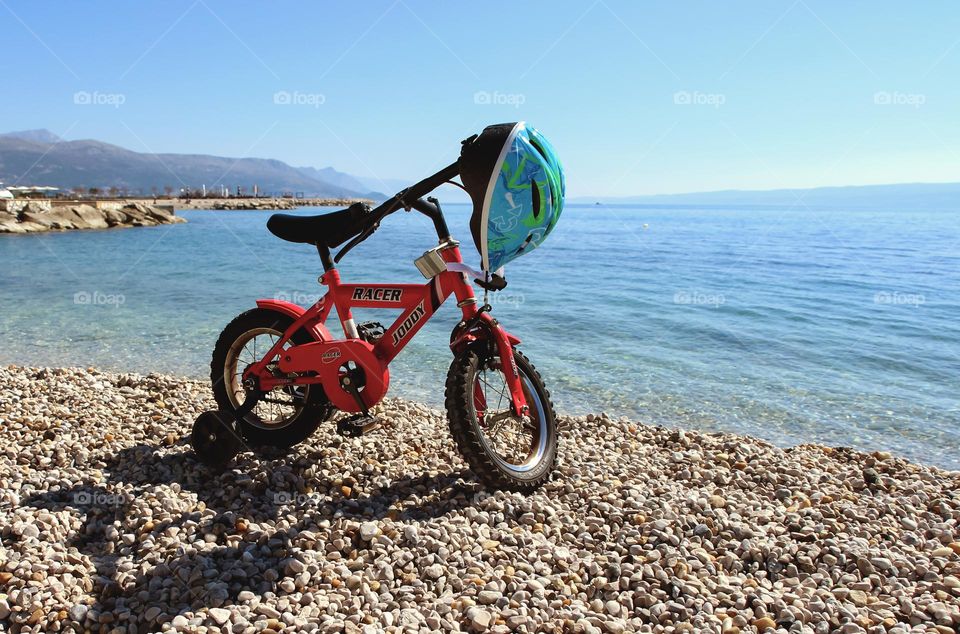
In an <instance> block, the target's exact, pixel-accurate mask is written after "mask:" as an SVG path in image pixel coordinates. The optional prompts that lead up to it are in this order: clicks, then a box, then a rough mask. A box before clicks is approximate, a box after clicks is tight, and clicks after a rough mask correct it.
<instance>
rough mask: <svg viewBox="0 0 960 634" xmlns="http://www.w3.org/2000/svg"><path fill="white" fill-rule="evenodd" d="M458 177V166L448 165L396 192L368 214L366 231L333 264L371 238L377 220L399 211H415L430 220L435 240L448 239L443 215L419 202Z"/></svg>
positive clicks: (429, 203) (432, 200) (433, 206)
mask: <svg viewBox="0 0 960 634" xmlns="http://www.w3.org/2000/svg"><path fill="white" fill-rule="evenodd" d="M459 173H460V164H459V162H454V163H451V164H450V165H448V166H446V167H445V168H443V169H442V170H440V171H439V172H437V173H436V174H434V175H433V176H428V177H427V178H425V179H423V180H422V181H420V182H419V183H416V184H414V185H411V186H410V187H407V188H406V189H403V190H401V191H399V192H397V193H396V194H394V195H393V196H391V197H390V198H388V199H387V200H386V201H384V202H383V203H381V204H380V205H378V206H377V207H376V208H375V209H373V210H371V212H370V215H369V216H368V217H367V220H366V225H367V226H366V228H365V229H364V230H363V231H361V232H360V233H359V234H358V235H357V236H356V237H355V238H354V239H353V240H351V241H350V242H349V243H347V246H345V247H343V248H342V249H340V251H339V252H338V253H337V257H335V258H334V262H339V261H340V260H341V259H343V256H345V255H346V254H347V252H349V251H350V250H351V249H352V248H353V247H355V246H357V245H358V244H360V243H361V242H363V241H364V240H366V239H367V238H369V237H370V236H371V235H373V232H374V231H376V230H377V229H378V228H379V227H380V221H381V220H383V219H384V218H386V217H387V216H389V215H390V214H392V213H393V212H395V211H398V210H400V209H416V210H417V211H419V212H420V213H422V214H423V215H425V216H427V217H428V218H430V219H431V220H433V225H434V227H435V228H436V230H437V237H439V238H440V239H441V240H443V239H444V238H447V237H449V236H450V231H449V229H447V223H446V220H444V218H443V213H442V212H441V211H440V207H439V205H438V204H437V199H436V198H429V199H427V200H423V199H422V196H424V195H426V194H429V193H430V192H432V191H433V190H434V189H436V188H437V187H439V186H440V185H443V184H444V183H446V182H447V181H449V180H450V179H452V178H454V177H455V176H457V175H458V174H459Z"/></svg>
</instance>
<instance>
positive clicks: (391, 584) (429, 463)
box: [0, 366, 960, 634]
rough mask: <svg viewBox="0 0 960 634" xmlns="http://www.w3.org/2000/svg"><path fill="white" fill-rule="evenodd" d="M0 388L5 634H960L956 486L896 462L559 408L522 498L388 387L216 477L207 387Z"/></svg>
mask: <svg viewBox="0 0 960 634" xmlns="http://www.w3.org/2000/svg"><path fill="white" fill-rule="evenodd" d="M0 381H2V382H3V385H4V388H3V390H2V391H0V421H2V422H0V437H2V439H3V445H4V447H5V450H4V451H0V483H2V485H3V486H2V488H0V536H2V538H3V539H2V542H0V626H3V625H6V626H7V627H8V628H18V627H22V628H23V629H21V630H20V631H28V629H27V626H32V627H33V628H34V629H33V630H32V631H45V630H49V629H53V628H59V629H61V631H71V630H73V629H85V628H89V629H94V630H96V629H100V628H105V629H110V628H114V627H124V628H125V627H126V626H127V625H130V624H137V625H138V626H139V628H140V629H141V630H145V629H149V630H151V631H153V630H157V629H161V627H162V628H165V629H170V628H172V629H175V630H181V631H183V630H192V629H195V628H196V627H198V626H201V625H203V626H207V627H209V628H211V629H212V630H213V631H220V630H221V628H227V630H225V631H247V629H248V628H252V629H250V631H254V629H264V628H270V629H273V630H274V631H277V632H279V631H289V632H293V631H313V630H325V629H327V628H329V627H333V626H336V628H337V630H338V631H340V630H341V629H342V630H343V631H349V632H359V631H361V628H362V627H364V626H365V625H372V626H374V629H385V630H387V631H399V629H404V628H408V627H414V628H426V629H430V630H452V629H454V628H455V627H456V628H459V629H460V630H464V631H466V630H472V631H483V630H491V631H503V632H506V631H535V630H542V629H544V628H547V627H556V628H560V629H564V628H566V629H570V630H571V631H591V632H592V631H601V632H624V631H636V630H639V631H648V632H700V631H718V632H723V633H726V634H736V633H738V632H761V631H777V632H781V631H782V632H786V631H788V630H790V631H842V632H861V631H864V632H866V631H869V632H873V631H878V632H879V631H885V632H894V633H905V632H912V631H931V632H932V631H938V632H952V631H954V629H955V628H956V627H957V626H958V625H960V610H958V605H960V579H958V577H960V526H958V523H960V473H957V472H948V471H944V470H942V469H939V468H937V467H927V466H922V465H917V464H913V463H910V462H908V461H906V460H904V459H901V458H897V457H893V456H890V455H889V454H887V453H885V452H874V453H872V454H868V453H863V452H857V451H853V450H849V449H844V448H829V447H820V446H815V445H801V446H798V447H793V448H789V449H780V448H777V447H775V446H773V445H771V444H770V443H767V442H764V441H761V440H757V439H755V438H751V437H749V436H739V435H735V434H718V433H709V434H708V433H700V432H695V431H685V430H672V429H665V428H659V427H651V426H647V425H644V424H642V423H639V422H635V421H630V420H627V419H619V420H615V419H612V418H609V417H607V416H606V415H599V416H597V415H588V416H578V417H566V416H561V417H560V420H561V436H562V437H561V462H560V464H559V465H558V468H557V474H556V476H555V477H554V478H553V479H552V480H551V481H550V482H549V483H548V484H547V485H546V486H545V487H544V488H543V489H542V490H541V491H539V492H537V493H536V494H534V495H531V496H529V497H523V496H521V495H517V494H505V493H502V492H494V491H486V490H484V489H482V488H481V487H480V486H479V485H478V484H477V483H476V482H475V481H474V479H473V478H472V475H471V474H470V472H469V471H468V470H467V469H466V465H465V463H464V462H463V461H462V460H461V459H460V458H459V456H458V454H457V453H456V450H455V448H454V446H453V441H452V439H451V438H450V436H449V431H448V430H447V429H446V421H445V416H444V415H443V413H442V412H439V411H437V410H433V409H430V408H428V407H425V406H423V405H420V404H417V403H412V402H409V401H404V400H402V399H397V398H388V399H386V400H385V401H384V403H383V404H382V405H381V406H378V408H377V409H378V410H380V415H381V416H382V417H383V418H384V421H385V423H386V428H385V429H381V430H378V431H375V432H373V433H371V434H369V435H368V436H364V437H362V438H360V439H355V440H345V439H342V438H340V437H339V436H337V435H336V434H335V432H334V430H333V427H334V426H333V425H331V424H324V425H321V427H320V429H319V430H318V431H317V432H316V433H315V434H314V435H313V436H312V437H311V438H310V439H308V440H307V441H306V442H304V443H302V444H301V445H298V446H297V447H295V448H293V449H292V450H291V451H290V452H289V453H288V454H284V453H282V452H271V453H262V454H254V453H250V452H245V453H243V454H241V456H240V457H239V459H238V462H237V463H236V465H235V466H234V468H231V469H230V470H228V471H227V472H225V473H223V474H219V475H213V476H211V475H210V474H209V472H206V471H205V470H204V469H203V468H202V467H200V466H199V464H198V463H196V461H195V460H194V459H193V458H192V456H191V450H190V449H189V442H188V435H189V431H190V425H191V424H192V422H193V418H194V417H195V416H196V414H198V413H199V412H200V411H201V410H203V409H205V408H207V407H210V406H211V404H212V401H211V398H210V395H209V385H208V384H207V383H206V382H205V381H197V380H187V379H183V378H179V377H174V376H169V375H159V374H150V375H146V376H144V375H138V374H130V373H116V372H101V371H99V370H96V369H93V368H91V369H87V370H83V369H77V368H73V369H56V368H27V367H21V366H4V367H0ZM267 545H269V547H267ZM26 588H31V589H35V590H36V591H37V592H36V593H34V592H33V590H31V591H30V592H26V591H25V589H26ZM265 593H272V594H265ZM121 599H122V600H121ZM345 624H349V625H345ZM791 628H793V629H792V630H791Z"/></svg>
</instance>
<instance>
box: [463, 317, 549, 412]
mask: <svg viewBox="0 0 960 634" xmlns="http://www.w3.org/2000/svg"><path fill="white" fill-rule="evenodd" d="M473 319H475V320H478V321H479V322H481V324H480V325H481V327H482V331H483V332H484V333H485V335H486V338H487V339H492V340H493V343H494V344H495V345H496V347H497V356H498V357H500V366H501V369H502V371H503V376H504V378H505V379H506V383H507V387H508V388H509V389H510V405H511V408H512V409H513V413H514V414H515V415H517V416H520V417H523V416H528V415H529V413H530V408H529V406H528V405H527V397H526V396H525V395H524V393H523V379H521V378H520V371H519V370H518V369H517V361H516V359H515V358H514V356H513V346H514V344H516V343H519V342H520V340H519V339H517V338H516V337H513V336H512V335H510V334H509V333H507V331H506V330H504V329H503V327H502V326H501V325H500V323H499V322H498V321H497V320H496V319H494V317H493V315H491V314H490V313H489V312H488V311H486V310H481V311H480V312H479V313H478V314H477V315H476V316H475V317H474V318H473ZM463 330H464V331H463V332H462V333H461V334H460V335H459V336H457V333H456V332H455V333H454V337H453V341H452V343H451V347H453V348H455V351H456V348H458V347H460V346H466V345H467V344H469V343H472V342H473V341H477V340H478V339H480V336H478V335H479V333H478V332H477V331H476V330H473V329H470V328H469V322H467V323H465V324H464V329H463ZM475 398H479V399H482V398H483V395H482V391H481V393H480V394H478V395H476V396H475ZM477 405H481V403H479V402H478V403H477ZM482 405H483V407H484V409H485V406H486V404H485V403H483V404H482Z"/></svg>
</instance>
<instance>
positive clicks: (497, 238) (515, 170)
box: [460, 121, 565, 273]
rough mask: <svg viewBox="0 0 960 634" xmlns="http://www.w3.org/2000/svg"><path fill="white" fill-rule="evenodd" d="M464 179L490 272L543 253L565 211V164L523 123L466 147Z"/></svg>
mask: <svg viewBox="0 0 960 634" xmlns="http://www.w3.org/2000/svg"><path fill="white" fill-rule="evenodd" d="M460 177H461V179H462V180H463V185H464V188H465V189H466V190H467V192H468V193H469V194H470V197H471V198H472V199H473V216H472V217H471V219H470V230H471V232H472V233H473V241H474V243H475V244H476V245H477V250H478V251H479V252H480V258H481V266H482V268H483V270H484V271H487V272H491V273H492V272H495V271H497V270H498V269H500V268H501V267H503V266H504V265H505V264H506V263H507V262H509V261H511V260H513V259H515V258H517V257H519V256H521V255H523V254H525V253H529V252H530V251H532V250H533V249H535V248H536V247H538V246H539V245H540V244H541V243H542V242H543V241H544V240H545V239H546V237H547V236H548V235H549V234H550V232H551V231H552V230H553V228H554V226H556V224H557V220H559V219H560V213H561V212H562V211H563V198H564V191H565V183H564V178H563V167H562V166H561V165H560V160H559V159H558V158H557V154H556V152H555V151H554V149H553V146H551V145H550V142H549V141H547V139H546V137H544V136H543V135H542V134H540V133H539V132H538V131H537V130H536V129H534V128H533V127H531V126H528V125H526V124H525V123H524V122H522V121H521V122H519V123H502V124H498V125H492V126H488V127H486V128H484V130H483V132H482V133H480V135H478V136H476V137H474V138H471V139H468V140H467V141H465V142H464V146H463V150H462V151H461V154H460Z"/></svg>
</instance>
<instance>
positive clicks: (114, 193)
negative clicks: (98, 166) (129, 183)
mask: <svg viewBox="0 0 960 634" xmlns="http://www.w3.org/2000/svg"><path fill="white" fill-rule="evenodd" d="M107 193H108V194H110V197H111V198H116V197H117V194H119V193H120V188H119V187H117V186H116V185H114V186H113V187H111V188H110V189H108V190H107Z"/></svg>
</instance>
